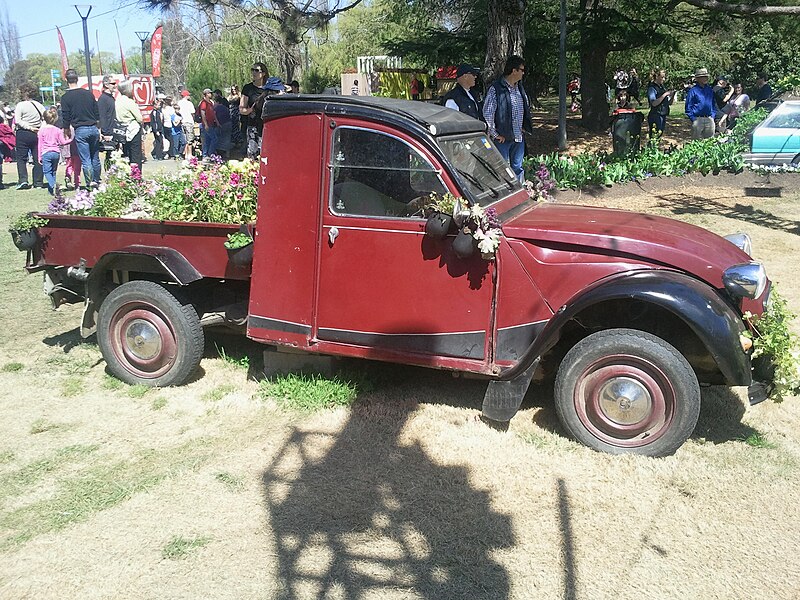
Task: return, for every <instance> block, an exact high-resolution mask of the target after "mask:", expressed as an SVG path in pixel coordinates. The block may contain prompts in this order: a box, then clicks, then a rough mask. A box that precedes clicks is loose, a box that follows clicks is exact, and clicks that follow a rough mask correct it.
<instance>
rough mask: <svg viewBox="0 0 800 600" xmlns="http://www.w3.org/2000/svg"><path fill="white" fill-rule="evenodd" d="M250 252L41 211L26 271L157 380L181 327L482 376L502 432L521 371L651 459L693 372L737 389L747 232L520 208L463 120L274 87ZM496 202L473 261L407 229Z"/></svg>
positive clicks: (170, 377) (580, 433)
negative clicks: (430, 213) (490, 237)
mask: <svg viewBox="0 0 800 600" xmlns="http://www.w3.org/2000/svg"><path fill="white" fill-rule="evenodd" d="M263 118H264V138H263V139H264V143H263V148H262V155H261V164H260V173H259V178H260V185H259V196H258V209H257V220H256V225H255V226H253V231H254V237H255V242H254V244H253V257H252V264H251V265H246V266H237V265H235V264H233V263H231V262H230V261H229V260H228V255H227V253H226V250H225V248H223V243H222V242H223V241H224V240H225V236H226V234H228V233H231V232H233V231H235V230H236V229H237V226H234V225H224V224H216V223H179V222H159V221H146V220H143V221H133V220H124V219H105V218H92V217H71V216H59V215H46V216H47V217H48V218H49V222H48V224H47V225H46V226H44V227H41V228H40V230H39V232H38V233H39V242H38V243H37V245H36V247H35V248H34V249H33V250H32V251H31V252H30V253H29V255H28V256H29V258H28V263H27V269H28V270H29V271H31V272H34V271H44V275H45V287H46V291H47V292H48V293H49V294H50V296H51V297H52V299H53V302H54V305H56V306H57V305H58V304H60V303H62V302H84V303H85V311H84V316H83V323H82V327H81V331H82V334H83V335H84V336H88V335H91V334H92V333H94V332H96V333H97V339H98V343H99V345H100V348H101V350H102V353H103V356H104V357H105V359H106V362H107V364H108V369H109V370H110V371H111V372H112V373H113V374H114V375H116V376H117V377H119V378H120V379H123V380H124V381H126V382H129V383H143V384H146V385H153V386H156V385H158V386H166V385H179V384H181V383H183V382H184V381H186V380H187V378H189V377H190V376H191V375H192V373H193V372H194V371H195V369H196V368H197V367H198V365H199V362H200V357H201V353H202V349H203V342H204V340H203V328H204V327H206V326H211V325H220V324H225V325H233V326H237V325H238V326H240V327H241V330H242V331H243V332H245V333H246V335H247V337H249V338H250V339H252V340H256V341H258V342H263V343H264V344H269V345H272V346H276V347H278V348H291V349H292V350H293V351H297V350H302V351H306V352H312V353H319V354H325V355H338V356H350V357H364V358H370V359H377V360H383V361H391V362H399V363H406V364H413V365H422V366H426V367H433V368H439V369H450V370H454V371H460V372H468V373H473V374H479V375H482V376H485V377H486V378H487V379H488V380H489V383H488V386H487V391H486V395H485V398H484V403H483V414H484V417H485V418H487V419H491V420H494V421H499V422H507V421H509V420H510V419H511V418H512V416H513V415H514V414H515V413H516V411H517V410H518V408H519V406H520V403H521V401H522V398H523V396H524V395H525V392H526V390H527V389H528V386H529V384H530V381H531V379H532V377H533V376H534V373H535V372H536V371H537V369H544V368H549V369H551V370H552V371H553V372H555V375H556V376H555V405H556V409H557V413H558V415H559V418H560V419H561V422H562V423H563V426H564V427H565V429H566V430H567V431H568V432H569V434H570V435H572V436H574V437H575V438H576V439H578V440H579V441H581V442H583V443H585V444H587V445H589V446H591V447H593V448H595V449H598V450H603V451H607V452H614V453H638V454H646V455H651V456H660V455H665V454H670V453H672V452H674V451H675V450H676V449H677V448H678V447H680V445H681V444H682V443H683V442H684V441H685V440H686V438H687V437H688V436H689V435H690V434H691V433H692V431H693V429H694V426H695V424H696V422H697V418H698V414H699V410H700V384H701V383H714V384H720V383H724V384H727V385H736V386H749V385H751V384H752V383H753V378H752V375H751V373H752V366H751V361H750V354H751V351H750V346H749V342H750V341H749V340H748V339H747V338H746V337H745V336H743V335H742V334H743V333H744V332H745V331H746V328H747V326H746V324H745V323H744V322H743V320H742V315H743V313H744V311H747V310H749V311H750V312H752V313H754V314H757V315H758V314H761V312H762V311H763V309H764V304H765V302H766V300H767V297H768V295H769V288H770V285H769V281H768V279H767V277H766V274H765V272H764V269H763V267H762V266H761V265H760V264H759V263H757V262H754V261H753V260H752V259H751V257H750V255H749V240H748V239H747V238H746V236H742V235H739V236H738V237H733V238H731V241H729V240H727V239H723V238H721V237H718V236H717V235H714V234H712V233H710V232H708V231H706V230H704V229H701V228H698V227H694V226H691V225H687V224H683V223H680V222H677V221H673V220H669V219H664V218H660V217H655V216H650V215H642V214H634V213H630V212H625V211H617V210H604V209H599V208H587V207H579V206H567V205H559V204H553V203H546V204H541V203H536V202H533V201H532V200H531V199H530V197H529V195H528V193H527V192H526V190H525V189H524V188H523V187H522V186H521V185H520V184H519V182H518V181H517V180H516V179H515V178H514V176H513V173H512V172H511V171H510V170H509V169H508V167H507V165H506V163H504V162H503V160H502V158H501V157H500V155H499V153H498V152H497V150H496V148H495V147H494V145H493V144H492V143H491V142H490V141H489V140H488V138H487V136H486V132H485V130H484V125H483V124H482V123H480V122H478V121H475V120H473V119H470V118H469V117H466V116H464V115H462V114H460V113H458V112H456V111H452V110H449V109H446V108H442V107H439V106H433V105H430V104H426V103H422V102H407V101H403V100H391V99H380V98H361V97H349V96H345V97H321V96H302V95H286V96H275V97H273V98H271V99H270V100H269V101H268V102H266V104H265V107H264V112H263ZM431 193H436V194H439V195H444V194H447V193H450V194H452V195H454V196H456V197H460V198H463V199H464V200H465V202H468V203H469V204H471V205H475V204H480V205H481V206H490V207H492V208H494V209H496V212H497V215H498V218H499V221H500V223H501V228H502V234H501V236H500V240H499V247H498V248H497V250H496V254H495V256H494V257H493V258H492V259H491V260H486V259H484V258H482V257H481V255H480V254H474V255H473V256H470V257H467V258H462V257H460V255H458V254H456V252H455V251H454V249H453V243H452V242H453V235H452V234H451V235H448V236H445V237H443V238H435V237H433V236H430V235H426V233H425V226H426V220H425V218H424V216H422V215H421V214H420V212H419V210H418V208H419V203H418V199H419V198H420V197H426V196H428V195H430V194H431Z"/></svg>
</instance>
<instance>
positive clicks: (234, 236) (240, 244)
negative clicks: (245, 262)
mask: <svg viewBox="0 0 800 600" xmlns="http://www.w3.org/2000/svg"><path fill="white" fill-rule="evenodd" d="M252 243H253V238H251V237H250V236H249V235H248V234H246V233H244V232H241V231H237V232H235V233H229V234H228V239H227V240H226V241H225V242H224V244H223V245H224V246H225V247H226V248H227V249H228V250H237V249H238V248H244V247H245V246H249V245H250V244H252Z"/></svg>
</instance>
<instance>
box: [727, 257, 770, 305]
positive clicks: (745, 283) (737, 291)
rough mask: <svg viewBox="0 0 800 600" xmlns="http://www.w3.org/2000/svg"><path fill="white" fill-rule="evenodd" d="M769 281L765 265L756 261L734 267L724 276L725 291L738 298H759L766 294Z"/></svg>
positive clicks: (729, 268)
mask: <svg viewBox="0 0 800 600" xmlns="http://www.w3.org/2000/svg"><path fill="white" fill-rule="evenodd" d="M767 281H768V280H767V271H766V269H764V265H763V264H761V263H760V262H757V261H754V260H752V261H750V262H747V263H741V264H738V265H732V266H730V267H728V268H727V269H725V272H724V273H723V274H722V282H723V284H724V285H725V289H726V290H727V291H728V292H729V293H730V294H732V295H733V296H736V297H738V298H750V299H751V300H754V299H756V298H758V297H759V296H761V294H763V293H764V290H765V289H766V287H767Z"/></svg>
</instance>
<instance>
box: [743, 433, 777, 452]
mask: <svg viewBox="0 0 800 600" xmlns="http://www.w3.org/2000/svg"><path fill="white" fill-rule="evenodd" d="M739 440H740V441H742V442H744V443H745V444H747V445H748V446H751V447H752V448H764V449H767V450H772V449H774V448H777V447H778V445H777V444H775V443H773V442H770V441H769V440H768V439H767V438H766V437H765V436H764V434H762V433H760V432H758V431H756V432H754V433H751V434H750V435H748V436H747V437H746V438H739Z"/></svg>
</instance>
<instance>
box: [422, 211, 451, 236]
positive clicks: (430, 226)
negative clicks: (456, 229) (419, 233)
mask: <svg viewBox="0 0 800 600" xmlns="http://www.w3.org/2000/svg"><path fill="white" fill-rule="evenodd" d="M452 226H453V216H452V215H448V214H445V213H443V212H433V213H431V214H430V216H429V217H428V221H427V222H426V223H425V234H426V235H429V236H431V237H432V238H434V239H437V240H440V239H442V238H444V237H446V236H447V234H448V233H449V232H450V228H451V227H452Z"/></svg>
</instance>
